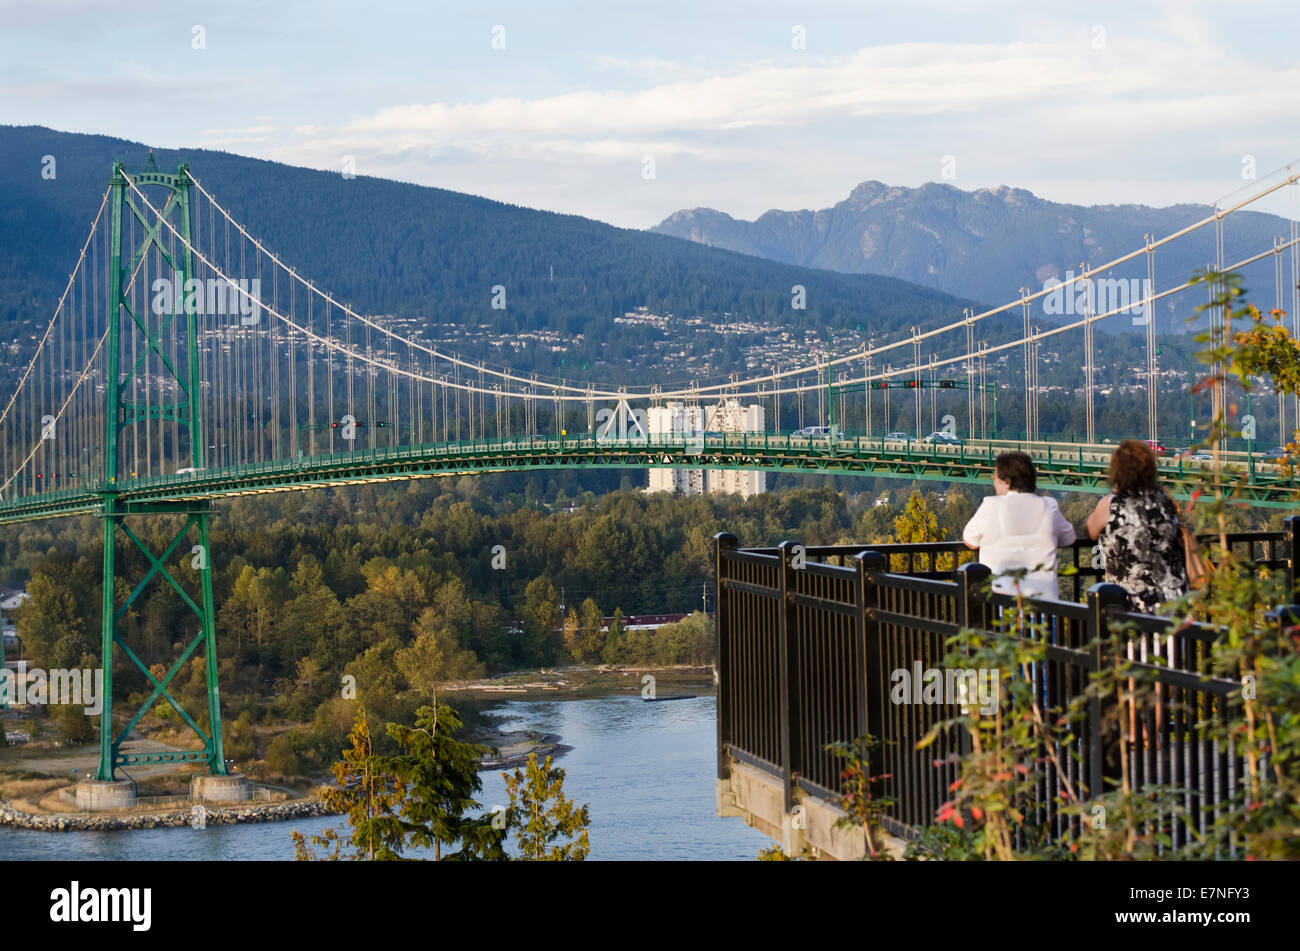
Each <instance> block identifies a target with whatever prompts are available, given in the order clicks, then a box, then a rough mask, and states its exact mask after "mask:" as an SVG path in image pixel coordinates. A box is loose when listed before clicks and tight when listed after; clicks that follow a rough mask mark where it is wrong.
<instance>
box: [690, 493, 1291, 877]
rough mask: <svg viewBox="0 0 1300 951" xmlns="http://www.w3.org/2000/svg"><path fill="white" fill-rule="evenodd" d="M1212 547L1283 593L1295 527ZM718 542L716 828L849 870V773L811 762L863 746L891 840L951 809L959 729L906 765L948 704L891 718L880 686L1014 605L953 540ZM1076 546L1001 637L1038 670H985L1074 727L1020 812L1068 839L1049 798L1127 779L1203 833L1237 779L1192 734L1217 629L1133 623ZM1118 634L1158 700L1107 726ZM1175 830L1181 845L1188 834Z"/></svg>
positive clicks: (1209, 702)
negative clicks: (833, 748) (1027, 650)
mask: <svg viewBox="0 0 1300 951" xmlns="http://www.w3.org/2000/svg"><path fill="white" fill-rule="evenodd" d="M1214 538H1215V539H1217V536H1214ZM1204 539H1205V541H1206V542H1208V541H1209V540H1210V537H1209V536H1204ZM1228 542H1229V545H1230V547H1231V548H1232V550H1233V552H1234V553H1235V554H1236V555H1238V556H1239V557H1241V558H1243V559H1244V560H1245V561H1247V562H1253V563H1254V564H1255V565H1256V566H1257V567H1258V568H1259V569H1260V570H1261V571H1265V572H1268V573H1269V574H1270V575H1272V576H1273V577H1275V578H1276V579H1277V580H1278V581H1279V582H1282V583H1283V584H1284V585H1285V587H1284V588H1283V589H1282V590H1284V591H1290V592H1294V590H1295V588H1294V584H1295V579H1296V557H1297V554H1298V553H1300V516H1291V517H1289V518H1288V519H1287V520H1286V527H1285V530H1284V531H1282V532H1245V533H1235V534H1231V535H1229V536H1228ZM715 545H716V549H715V552H716V562H715V565H716V571H717V574H716V580H715V585H716V589H715V590H716V604H717V612H718V614H717V624H718V700H717V702H718V774H717V812H718V814H719V815H720V816H738V817H741V818H743V819H744V820H745V822H746V823H748V824H749V825H752V826H753V827H755V828H757V829H759V830H760V831H762V832H764V833H765V834H767V835H768V836H770V837H771V838H773V839H774V840H776V842H777V843H779V844H780V845H781V847H782V848H783V850H784V851H785V852H786V854H788V855H789V856H791V857H796V856H801V857H806V858H819V859H853V858H858V857H860V856H862V855H863V853H864V842H863V836H862V834H861V832H860V830H857V829H850V828H841V827H838V826H837V822H838V821H839V820H841V819H843V818H845V817H846V815H847V814H846V812H845V811H844V810H843V809H841V808H840V806H839V802H840V799H841V771H842V770H843V768H844V766H845V765H846V763H845V761H844V760H843V759H841V758H839V757H837V756H835V755H834V754H833V753H831V752H830V751H828V750H827V745H828V744H831V743H835V742H839V741H847V742H852V741H853V740H855V739H856V738H859V737H864V736H867V735H870V736H872V737H874V738H875V739H876V740H878V741H879V743H878V745H877V746H876V747H875V749H874V752H873V753H872V756H871V762H870V764H869V767H870V769H869V771H870V775H871V776H875V777H886V778H885V779H884V780H883V782H882V784H881V785H879V786H878V787H875V788H873V795H875V796H883V797H885V798H887V799H889V800H891V804H890V805H889V806H888V808H887V809H886V811H885V812H884V815H883V819H882V822H881V824H882V825H883V827H884V829H885V831H886V832H888V833H889V834H890V835H893V836H895V837H897V839H899V840H904V841H905V840H912V839H915V838H917V837H918V835H919V833H920V830H921V829H922V828H924V827H925V826H927V825H931V824H933V823H934V822H935V821H936V816H937V814H938V812H939V810H940V808H941V806H942V804H943V803H944V802H946V801H947V800H949V799H950V789H951V787H952V784H953V782H954V780H956V779H957V777H958V775H959V768H960V767H959V760H960V759H961V758H962V757H963V756H965V755H967V754H968V753H969V752H970V749H971V744H970V739H971V738H970V736H969V734H968V732H967V730H966V728H965V727H957V728H956V729H953V730H948V731H945V732H940V734H939V736H938V738H937V739H936V740H935V741H934V742H933V743H932V744H930V745H928V746H926V747H925V748H923V749H920V750H918V749H917V743H918V742H919V741H920V740H921V739H922V738H923V737H925V736H926V734H927V733H928V732H929V731H930V730H931V728H932V727H934V726H935V725H936V724H939V723H942V722H944V721H947V720H952V719H955V718H957V717H960V716H961V714H962V709H961V705H960V703H958V702H951V701H952V699H953V698H952V697H950V696H949V697H945V698H943V700H945V701H949V702H912V701H911V700H910V698H909V699H908V700H905V701H903V702H895V700H894V699H891V692H894V691H895V687H894V682H895V681H896V680H897V679H898V678H896V677H895V675H896V674H897V672H898V671H905V672H907V674H908V675H909V676H910V675H912V674H913V673H914V672H916V671H918V670H930V669H934V668H942V667H943V665H944V657H945V655H946V654H947V653H948V648H947V647H946V643H945V642H946V641H947V639H948V638H950V637H952V636H953V635H956V634H957V633H958V632H959V631H961V630H963V629H975V630H981V631H990V632H991V631H993V630H994V629H995V628H996V627H997V621H998V618H999V616H1000V615H1004V614H1005V613H1006V612H1007V610H1008V608H1010V609H1011V610H1014V609H1015V599H1014V598H1013V597H1010V596H1006V595H997V594H993V593H991V591H989V586H988V584H987V581H988V579H989V576H990V574H989V570H988V568H986V567H985V566H983V565H980V564H976V563H975V562H974V556H975V552H973V551H971V550H969V549H967V548H966V547H965V546H964V545H962V544H961V543H960V542H937V543H929V544H905V545H896V544H885V545H840V546H807V547H804V546H799V545H795V544H794V543H792V542H784V543H783V544H782V545H781V546H780V547H778V548H757V549H743V548H741V547H740V544H739V541H738V540H737V538H736V537H735V536H734V535H731V534H727V533H721V534H719V535H717V536H715ZM1091 548H1092V543H1091V542H1076V543H1075V544H1074V545H1072V546H1071V547H1069V548H1065V549H1062V550H1061V551H1060V553H1059V554H1060V568H1061V570H1062V576H1061V588H1062V592H1063V597H1062V599H1061V600H1033V601H1031V600H1028V599H1026V601H1025V605H1026V609H1027V610H1026V615H1027V617H1028V619H1029V620H1031V621H1033V622H1037V623H1036V624H1035V626H1034V627H1033V628H1029V629H1027V630H1026V629H1021V630H1019V631H1017V632H1016V633H1015V634H1014V635H1013V634H1012V633H1004V634H1001V635H999V636H1002V637H1012V636H1017V637H1021V638H1022V641H1021V642H1022V643H1025V644H1028V643H1029V642H1030V640H1032V639H1039V640H1041V639H1046V643H1045V644H1039V645H1038V646H1039V648H1040V649H1041V650H1042V651H1043V656H1044V658H1045V659H1044V660H1042V661H1041V662H1040V663H1039V664H1037V665H1034V666H1036V667H1038V668H1039V669H1036V670H1030V671H1028V672H1027V671H1025V670H1024V669H1019V670H1016V669H1012V670H1002V671H999V676H1000V683H1002V682H1006V681H1007V680H1008V679H1009V678H1021V679H1025V678H1026V677H1028V679H1030V680H1031V682H1032V690H1033V696H1034V698H1035V702H1036V703H1038V704H1040V705H1041V707H1042V708H1043V709H1044V710H1060V709H1062V708H1063V707H1065V706H1066V705H1068V704H1069V703H1070V701H1071V700H1083V701H1084V702H1083V709H1084V710H1086V715H1084V716H1082V718H1081V720H1080V721H1079V722H1078V723H1076V724H1075V725H1074V727H1073V730H1072V733H1071V736H1070V741H1069V744H1068V746H1069V748H1068V749H1065V748H1063V747H1064V746H1065V744H1060V743H1058V744H1056V745H1057V748H1056V749H1055V750H1053V751H1052V752H1053V753H1055V754H1056V755H1052V756H1049V755H1043V756H1041V757H1039V758H1037V760H1036V761H1037V762H1039V764H1040V765H1039V767H1038V768H1039V769H1040V770H1041V778H1040V780H1039V781H1038V782H1037V786H1036V792H1035V793H1034V795H1033V796H1032V797H1031V798H1032V801H1030V802H1028V803H1027V804H1026V808H1027V810H1036V813H1035V814H1036V817H1037V820H1038V821H1039V822H1040V823H1042V824H1043V825H1045V826H1047V827H1049V828H1051V829H1052V830H1053V832H1054V834H1055V835H1056V836H1062V837H1070V836H1074V835H1077V834H1078V833H1079V831H1080V829H1081V827H1082V826H1083V825H1086V823H1087V821H1088V818H1087V816H1086V815H1084V816H1080V815H1079V814H1078V813H1077V812H1071V813H1065V812H1062V811H1061V810H1060V807H1059V800H1060V796H1059V790H1060V789H1061V788H1062V787H1063V786H1068V787H1069V788H1070V789H1073V790H1075V791H1076V792H1077V795H1078V798H1079V800H1080V801H1086V800H1088V799H1090V798H1093V797H1095V796H1097V795H1099V794H1101V793H1103V792H1106V791H1108V790H1110V789H1111V788H1112V786H1113V783H1111V782H1108V780H1115V779H1117V778H1118V777H1119V774H1120V772H1121V770H1122V768H1123V766H1124V765H1125V764H1126V765H1127V770H1128V778H1129V781H1130V783H1131V784H1132V786H1133V787H1134V788H1140V787H1141V786H1143V785H1144V784H1146V783H1164V784H1173V785H1177V786H1179V787H1182V788H1183V789H1184V790H1186V794H1185V800H1184V802H1183V806H1184V812H1185V814H1186V815H1188V816H1189V817H1193V818H1192V820H1191V821H1193V822H1196V823H1198V825H1199V829H1198V831H1200V832H1204V831H1205V829H1206V827H1207V823H1211V824H1212V822H1213V816H1212V815H1209V814H1207V810H1205V809H1202V806H1213V805H1217V804H1219V803H1223V802H1226V801H1228V800H1229V799H1230V798H1231V797H1232V795H1233V794H1234V793H1236V792H1237V790H1238V789H1239V787H1240V784H1241V782H1242V778H1243V777H1244V776H1245V775H1246V772H1245V767H1244V764H1243V762H1242V759H1241V757H1239V756H1236V755H1235V754H1234V753H1233V752H1232V751H1231V750H1229V749H1225V748H1224V747H1223V744H1222V743H1221V742H1219V741H1216V740H1214V739H1213V738H1211V737H1208V736H1207V735H1206V730H1205V729H1204V727H1205V726H1206V724H1210V723H1214V722H1219V723H1222V722H1224V721H1225V720H1226V718H1227V715H1228V713H1229V710H1230V708H1231V707H1232V705H1233V703H1234V699H1233V697H1232V694H1233V693H1234V691H1235V693H1236V695H1237V697H1238V698H1239V696H1240V693H1241V683H1240V682H1239V681H1236V680H1224V679H1220V678H1218V677H1214V676H1210V675H1209V674H1208V665H1209V656H1210V651H1209V647H1210V644H1211V643H1212V642H1213V641H1214V640H1215V639H1216V638H1218V637H1219V636H1220V634H1221V630H1220V629H1219V628H1217V627H1215V626H1214V625H1212V624H1198V623H1184V622H1181V621H1180V622H1171V620H1170V619H1169V618H1163V617H1155V616H1150V615H1145V614H1137V613H1133V612H1130V611H1129V610H1128V608H1129V605H1128V596H1127V594H1126V592H1125V591H1124V589H1123V588H1121V587H1119V586H1118V585H1114V584H1105V583H1101V582H1100V577H1101V575H1102V571H1101V570H1100V569H1098V568H1095V567H1093V564H1092V558H1091V551H1090V550H1091ZM1259 607H1260V608H1261V610H1263V609H1265V608H1268V607H1271V606H1269V605H1261V606H1259ZM1297 615H1300V608H1297V607H1294V606H1288V607H1276V608H1272V610H1271V611H1269V612H1268V615H1267V617H1268V622H1269V623H1278V622H1279V620H1280V618H1281V617H1282V616H1297ZM1120 626H1123V630H1124V634H1123V636H1122V637H1121V638H1120V641H1121V642H1122V643H1124V645H1125V647H1124V649H1123V651H1124V654H1126V655H1127V657H1126V659H1131V660H1132V662H1133V664H1132V667H1131V668H1130V669H1131V670H1132V671H1134V672H1135V673H1136V672H1138V671H1141V672H1143V676H1150V678H1152V680H1153V681H1154V684H1155V686H1154V687H1153V688H1152V691H1151V695H1150V696H1146V695H1137V697H1136V699H1126V700H1125V701H1123V707H1124V709H1123V710H1122V711H1117V710H1116V707H1115V702H1114V701H1113V699H1112V701H1111V702H1110V703H1109V705H1108V703H1107V702H1106V701H1105V700H1102V699H1097V698H1096V697H1093V698H1087V699H1085V694H1086V688H1087V686H1088V683H1089V675H1090V674H1092V673H1094V672H1096V671H1098V670H1104V669H1107V668H1109V667H1110V666H1111V664H1112V658H1111V657H1110V656H1109V655H1108V649H1107V648H1106V647H1105V646H1104V644H1105V642H1106V641H1107V640H1108V639H1109V638H1110V635H1112V634H1113V633H1114V632H1115V631H1116V629H1117V628H1120ZM1112 643H1115V642H1114V641H1112ZM972 702H973V701H972ZM1235 702H1239V700H1237V701H1235ZM968 709H969V706H968ZM1122 713H1127V716H1126V717H1125V718H1124V719H1125V721H1126V723H1128V724H1130V728H1129V730H1128V731H1127V733H1125V734H1124V735H1125V737H1126V739H1125V745H1124V749H1123V750H1122V754H1123V761H1121V750H1120V748H1119V743H1118V741H1117V737H1116V732H1115V728H1114V726H1113V724H1115V723H1116V722H1117V720H1118V717H1119V715H1121V714H1122ZM1043 752H1044V753H1046V752H1047V751H1043ZM1172 828H1173V833H1172V843H1171V844H1172V845H1173V846H1178V845H1180V844H1182V843H1183V841H1185V839H1186V836H1187V832H1186V830H1184V829H1183V828H1181V827H1180V826H1178V825H1177V824H1173V826H1172ZM897 844H898V843H894V845H897ZM1227 857H1233V856H1227Z"/></svg>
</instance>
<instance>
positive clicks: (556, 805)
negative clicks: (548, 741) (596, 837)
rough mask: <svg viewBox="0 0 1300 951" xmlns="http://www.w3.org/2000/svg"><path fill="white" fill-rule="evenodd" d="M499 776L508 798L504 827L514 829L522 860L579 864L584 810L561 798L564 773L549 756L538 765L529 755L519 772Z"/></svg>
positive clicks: (586, 820) (584, 842)
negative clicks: (503, 783)
mask: <svg viewBox="0 0 1300 951" xmlns="http://www.w3.org/2000/svg"><path fill="white" fill-rule="evenodd" d="M501 775H502V777H503V778H504V779H505V781H506V792H507V793H508V794H509V796H510V806H509V808H508V809H507V810H506V816H507V824H508V825H509V826H510V828H512V829H514V830H515V842H516V843H517V844H518V845H519V851H520V857H521V858H522V859H524V860H525V861H533V862H539V861H545V862H555V861H574V862H580V861H582V860H583V859H584V858H586V857H587V852H588V851H589V850H590V844H589V842H588V839H587V826H589V825H590V824H591V819H590V816H589V815H588V813H587V807H586V806H582V807H581V808H579V807H577V806H575V805H574V804H573V800H571V799H569V798H567V797H566V796H565V795H564V770H562V769H559V768H558V767H552V766H551V757H549V756H548V757H546V762H545V763H543V764H542V765H541V766H539V765H538V764H537V754H536V753H529V754H528V761H527V763H525V765H524V771H523V772H520V771H519V769H517V768H516V769H515V771H514V774H513V775H511V774H509V773H502V774H501ZM570 837H575V838H570ZM557 840H558V841H557Z"/></svg>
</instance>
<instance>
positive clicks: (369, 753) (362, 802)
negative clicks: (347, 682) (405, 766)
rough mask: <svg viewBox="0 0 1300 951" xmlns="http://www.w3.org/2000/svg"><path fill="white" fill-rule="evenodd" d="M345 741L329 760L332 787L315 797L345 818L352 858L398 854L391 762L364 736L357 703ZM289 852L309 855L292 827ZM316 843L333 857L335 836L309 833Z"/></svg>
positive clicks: (400, 833) (398, 797) (397, 787)
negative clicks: (339, 753)
mask: <svg viewBox="0 0 1300 951" xmlns="http://www.w3.org/2000/svg"><path fill="white" fill-rule="evenodd" d="M348 741H349V742H350V743H351V746H350V747H349V748H348V749H346V750H344V751H343V759H342V760H340V761H339V762H337V763H335V764H334V776H335V778H336V779H337V780H338V785H337V786H326V787H324V789H323V790H322V792H321V798H322V799H324V800H325V802H326V804H327V805H329V806H331V807H332V808H333V809H335V810H336V811H337V812H340V813H343V814H344V815H346V816H347V818H348V824H349V825H350V826H351V827H352V844H353V846H355V847H356V851H355V852H354V853H353V854H352V855H351V856H350V857H351V858H354V859H367V860H370V861H376V860H378V861H391V860H393V859H399V858H401V850H402V841H403V838H404V835H405V830H404V829H403V824H402V820H401V819H399V818H398V816H397V808H398V806H399V805H400V803H401V801H402V785H401V782H400V781H399V780H398V777H397V776H396V775H395V774H394V773H393V771H392V764H391V762H389V760H388V759H386V758H385V757H381V756H379V755H377V754H376V753H375V749H374V744H373V743H372V742H371V739H370V725H369V723H368V722H367V720H366V711H365V709H364V708H362V707H360V706H358V707H357V715H356V719H355V720H354V721H353V725H352V732H351V733H349V734H348ZM293 839H294V851H295V855H296V857H297V858H299V859H310V858H314V857H315V856H314V855H312V853H311V850H310V848H308V846H307V840H306V839H305V837H304V836H302V835H301V834H300V833H299V832H297V831H296V830H295V831H294V833H293ZM311 841H312V842H313V843H315V844H317V845H322V846H331V845H332V846H333V852H332V854H330V855H329V856H327V857H328V858H335V859H337V858H338V857H339V849H340V846H341V845H342V842H341V840H340V839H339V837H338V835H337V834H335V835H333V836H331V835H328V834H326V835H323V836H316V835H314V836H312V837H311Z"/></svg>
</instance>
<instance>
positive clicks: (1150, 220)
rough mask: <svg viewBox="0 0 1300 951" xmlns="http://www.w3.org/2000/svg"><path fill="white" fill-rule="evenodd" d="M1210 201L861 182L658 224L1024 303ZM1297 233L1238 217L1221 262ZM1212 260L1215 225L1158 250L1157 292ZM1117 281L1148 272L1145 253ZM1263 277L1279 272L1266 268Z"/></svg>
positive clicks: (1194, 216)
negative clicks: (836, 191)
mask: <svg viewBox="0 0 1300 951" xmlns="http://www.w3.org/2000/svg"><path fill="white" fill-rule="evenodd" d="M1212 213H1213V209H1212V208H1211V207H1209V206H1204V205H1192V204H1183V205H1173V206H1170V207H1166V208H1151V207H1148V206H1145V205H1094V206H1085V205H1070V204H1061V203H1058V202H1053V201H1048V200H1046V199H1043V198H1039V197H1037V196H1035V195H1034V194H1033V193H1031V192H1028V191H1026V190H1024V189H1022V188H1008V187H1005V186H1003V187H999V188H992V189H979V190H975V191H963V190H962V189H959V188H956V187H954V186H953V185H950V184H941V183H929V184H926V185H922V186H920V187H919V188H899V187H893V186H889V185H885V184H883V183H881V182H876V181H867V182H863V183H862V184H860V185H858V186H857V187H856V188H854V189H853V190H852V192H850V193H849V196H848V197H847V198H846V199H844V200H843V201H841V202H839V203H837V204H835V205H834V206H832V207H830V208H823V209H821V210H820V211H806V210H805V211H777V210H773V211H768V212H767V213H765V214H763V215H761V216H759V217H758V218H757V219H755V220H753V221H745V220H741V219H737V218H733V217H732V216H731V215H728V214H726V213H725V212H722V211H717V210H715V209H713V208H693V209H690V210H683V211H677V212H674V213H673V214H671V215H669V216H668V217H667V218H665V219H664V220H663V221H662V222H660V223H659V224H658V225H656V226H655V227H654V228H652V229H651V230H652V231H655V232H657V233H659V234H667V235H673V236H674V237H678V238H687V239H689V240H691V241H695V242H698V243H700V244H704V245H707V246H709V247H715V248H727V249H729V250H732V251H739V252H742V253H744V254H753V255H757V256H759V257H763V258H767V259H769V260H772V261H779V262H781V263H784V264H797V265H803V266H805V267H817V268H827V269H830V270H833V271H840V272H843V273H847V274H880V275H887V276H889V277H896V278H901V279H902V280H905V281H910V282H912V283H915V284H921V285H924V286H926V287H932V288H935V289H936V290H942V291H947V292H948V293H950V294H955V295H958V296H961V297H968V298H973V299H975V300H979V301H983V302H985V303H988V304H994V305H996V304H1001V303H1004V302H1006V301H1009V300H1013V299H1015V298H1017V297H1018V296H1019V294H1020V288H1021V287H1026V288H1029V289H1030V290H1031V291H1037V290H1040V289H1041V288H1042V287H1043V282H1044V281H1046V280H1048V279H1050V278H1056V279H1058V280H1062V279H1065V277H1066V272H1067V271H1073V272H1074V273H1076V274H1078V273H1080V270H1079V266H1080V265H1081V264H1084V263H1086V264H1087V265H1088V266H1089V267H1096V266H1097V265H1098V264H1101V263H1103V262H1106V261H1109V260H1113V259H1114V258H1117V257H1119V256H1121V255H1123V254H1126V253H1128V252H1129V251H1132V250H1134V249H1135V248H1141V247H1143V246H1144V240H1145V235H1147V234H1151V235H1153V237H1155V238H1159V237H1162V236H1164V235H1167V234H1171V233H1173V232H1175V231H1177V230H1179V229H1181V228H1183V227H1185V226H1186V225H1188V224H1191V223H1192V222H1195V221H1198V220H1200V219H1202V218H1205V217H1206V216H1208V215H1211V214H1212ZM1275 235H1287V236H1289V235H1290V223H1289V222H1288V221H1286V220H1285V219H1283V218H1280V217H1277V216H1274V215H1270V214H1261V213H1257V212H1243V213H1238V214H1234V215H1232V216H1231V217H1230V219H1228V222H1227V225H1226V226H1225V242H1224V251H1225V261H1231V260H1233V255H1234V254H1236V255H1237V256H1238V259H1241V258H1244V257H1246V256H1248V255H1250V254H1254V253H1257V252H1258V251H1261V250H1265V249H1267V248H1269V247H1271V246H1272V243H1273V237H1274V236H1275ZM1214 260H1215V236H1214V229H1213V228H1212V227H1209V228H1203V229H1200V230H1199V231H1197V232H1195V233H1193V234H1191V235H1188V236H1186V237H1184V238H1179V239H1178V240H1177V241H1176V242H1172V243H1170V244H1169V245H1167V246H1166V247H1163V248H1160V249H1159V250H1158V251H1157V252H1156V280H1155V283H1156V287H1157V289H1159V288H1162V287H1166V286H1169V284H1171V283H1177V282H1180V281H1182V280H1185V279H1186V278H1187V277H1188V276H1190V274H1191V272H1192V271H1193V270H1194V269H1196V268H1204V267H1205V266H1206V265H1207V264H1208V263H1209V262H1212V261H1214ZM1120 270H1123V273H1119V272H1118V271H1117V273H1115V274H1107V275H1103V276H1114V277H1126V278H1131V277H1138V278H1144V277H1146V264H1145V262H1144V261H1143V260H1141V258H1139V259H1138V260H1137V261H1135V262H1133V264H1132V265H1130V266H1129V267H1128V268H1127V269H1126V270H1125V269H1120ZM1267 271H1268V276H1269V277H1271V275H1272V265H1271V264H1269V265H1268V268H1267Z"/></svg>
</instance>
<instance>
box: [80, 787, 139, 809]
mask: <svg viewBox="0 0 1300 951" xmlns="http://www.w3.org/2000/svg"><path fill="white" fill-rule="evenodd" d="M135 794H136V788H135V782H134V781H133V780H129V779H127V780H118V781H115V782H106V781H104V780H101V779H83V780H81V781H80V782H79V783H77V792H76V798H77V808H78V809H82V810H85V811H86V812H110V811H112V810H114V809H130V808H131V807H132V806H134V805H135Z"/></svg>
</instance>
